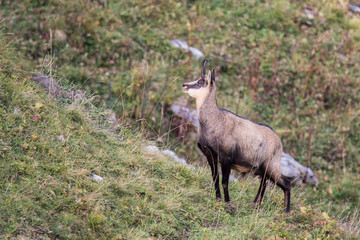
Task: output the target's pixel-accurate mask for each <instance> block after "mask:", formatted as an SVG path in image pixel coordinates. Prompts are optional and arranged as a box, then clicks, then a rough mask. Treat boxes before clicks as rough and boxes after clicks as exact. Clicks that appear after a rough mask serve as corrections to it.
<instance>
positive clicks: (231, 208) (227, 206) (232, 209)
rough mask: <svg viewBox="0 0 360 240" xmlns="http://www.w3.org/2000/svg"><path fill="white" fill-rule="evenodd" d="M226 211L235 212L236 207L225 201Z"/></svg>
mask: <svg viewBox="0 0 360 240" xmlns="http://www.w3.org/2000/svg"><path fill="white" fill-rule="evenodd" d="M226 211H227V212H229V213H230V212H236V207H235V206H234V205H233V204H232V203H231V202H227V203H226Z"/></svg>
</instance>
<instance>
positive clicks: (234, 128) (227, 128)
mask: <svg viewBox="0 0 360 240" xmlns="http://www.w3.org/2000/svg"><path fill="white" fill-rule="evenodd" d="M209 61H211V60H210V59H205V60H204V61H203V64H202V71H201V77H200V78H199V79H197V80H195V81H192V82H187V83H184V84H183V91H184V92H185V93H187V94H189V95H190V96H191V97H194V98H195V99H196V109H197V115H198V118H199V127H198V133H197V135H198V147H199V148H200V150H201V151H202V152H203V154H204V155H205V156H206V158H207V160H208V162H209V165H210V167H211V172H212V178H213V181H214V185H215V193H216V198H217V199H221V193H220V189H219V178H218V163H220V166H221V171H222V186H223V190H224V198H225V202H230V198H229V190H228V184H229V176H230V171H231V169H234V170H237V171H239V172H241V173H253V174H254V175H258V176H260V178H261V181H260V187H259V190H258V192H257V195H256V197H255V200H254V203H255V204H257V203H258V204H259V205H260V204H261V201H262V199H263V197H264V193H265V189H266V182H267V180H268V179H270V180H272V181H273V182H274V183H275V184H277V185H278V186H279V187H280V188H281V189H282V190H283V191H284V204H285V212H289V211H290V189H291V187H290V181H289V180H288V179H287V178H286V177H285V176H283V175H282V173H281V165H280V160H281V154H282V145H281V141H280V139H279V137H278V136H277V135H276V133H275V132H274V130H273V129H272V128H271V127H269V126H267V125H265V124H260V123H255V122H252V121H250V120H248V119H245V118H243V117H240V116H238V115H236V114H234V113H232V112H230V111H228V110H226V109H223V108H219V107H218V105H217V101H216V86H215V70H214V69H212V71H209V73H208V75H206V63H207V62H209Z"/></svg>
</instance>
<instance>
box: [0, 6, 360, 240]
mask: <svg viewBox="0 0 360 240" xmlns="http://www.w3.org/2000/svg"><path fill="white" fill-rule="evenodd" d="M99 2H100V1H70V0H65V1H62V2H61V3H60V2H58V1H53V0H49V1H42V0H39V1H30V0H26V1H6V0H5V1H2V2H1V3H0V6H1V8H0V18H1V26H2V27H1V28H2V29H3V30H2V31H1V32H0V34H1V36H0V74H1V75H0V77H1V83H0V99H1V101H0V104H1V105H0V106H1V115H0V118H1V124H0V126H1V129H0V130H1V131H0V134H1V135H0V154H1V155H0V159H1V160H2V162H1V165H2V166H1V169H0V171H1V176H3V177H2V178H1V202H4V203H5V204H3V205H4V206H1V220H4V221H1V222H2V223H0V224H2V225H0V236H1V237H2V236H4V238H19V239H21V238H31V237H33V238H39V237H40V236H42V237H44V238H46V237H48V238H62V239H66V238H68V239H73V238H94V239H95V238H128V239H134V238H147V237H154V238H198V239H203V238H208V239H214V238H218V237H224V238H228V239H234V238H240V239H241V238H242V239H249V238H259V239H262V238H275V237H276V236H280V237H282V238H288V239H294V238H300V239H305V238H315V237H319V238H320V239H321V238H326V237H327V235H329V237H330V238H351V237H352V238H356V237H358V233H356V231H358V229H357V228H356V226H357V225H358V224H359V216H358V210H359V201H358V200H359V193H358V192H354V191H353V189H358V188H359V184H358V182H359V181H358V177H357V176H358V173H359V161H360V158H359V149H360V145H359V143H360V139H359V134H358V133H359V131H360V125H359V124H360V122H359V121H358V119H359V114H360V112H359V104H360V102H359V99H360V96H359V87H358V79H359V77H360V71H359V69H360V66H359V62H358V59H359V58H360V36H359V32H360V29H359V22H360V20H359V16H358V15H356V14H353V13H351V12H349V11H348V10H347V9H346V7H345V8H344V7H343V6H342V5H341V3H340V2H331V1H330V2H329V1H311V0H309V1H306V3H304V4H299V3H298V2H294V1H274V2H273V1H249V2H239V1H232V0H230V1H177V2H175V1H157V0H155V1H145V2H144V1H120V2H117V1H104V5H101V4H100V3H99ZM305 7H310V8H312V9H314V13H315V17H314V19H312V20H311V22H312V24H313V26H312V27H306V26H305V25H302V23H303V22H304V21H305V20H308V17H307V16H306V14H305V13H304V8H305ZM63 33H64V34H65V35H66V38H65V39H64V38H63V39H62V38H61V37H60V38H59V35H60V36H61V34H63ZM3 36H6V38H7V39H5V38H4V37H3ZM174 38H180V39H182V40H186V41H188V42H189V44H190V45H191V46H194V47H197V48H199V49H200V50H202V51H203V52H204V53H205V55H206V56H207V57H211V58H212V59H213V60H214V62H215V66H216V70H217V76H219V79H218V80H219V81H218V83H217V88H218V91H219V92H218V100H219V104H220V105H221V106H223V107H226V108H228V109H230V110H232V111H234V112H236V113H238V114H240V115H242V116H244V117H247V118H250V119H252V120H254V121H257V122H264V123H267V124H269V125H271V126H272V127H273V128H274V129H275V130H276V131H277V132H278V134H279V135H280V137H281V139H282V142H283V146H284V150H285V151H286V152H289V153H290V154H291V155H292V156H294V157H295V158H296V159H297V160H299V161H300V162H301V163H302V164H304V165H307V166H310V167H311V168H312V169H313V170H314V172H315V175H316V176H317V178H318V179H319V180H320V185H319V186H318V187H316V188H311V187H308V188H302V189H299V190H296V191H295V193H294V195H293V196H294V197H293V198H294V199H293V202H294V204H293V208H294V210H295V213H293V214H292V215H290V216H285V215H282V214H281V213H280V212H281V208H282V207H281V204H282V194H281V193H280V192H279V191H278V190H275V191H274V192H273V193H272V194H268V195H267V199H266V201H265V204H264V206H263V207H262V208H261V209H262V210H261V211H260V212H256V211H253V209H252V207H251V204H250V203H251V200H252V198H253V197H254V194H255V192H256V185H257V183H255V184H254V185H249V184H248V182H247V181H246V182H242V181H240V182H238V183H232V184H231V194H232V196H231V197H232V199H233V200H234V204H235V205H236V207H237V209H238V210H237V211H236V212H235V213H227V212H226V211H224V207H225V206H224V205H223V204H219V203H215V202H214V201H213V195H214V194H213V192H212V187H211V179H210V177H209V175H210V174H209V171H208V170H209V169H202V168H198V169H197V170H196V171H195V172H192V171H190V170H189V169H185V168H182V167H179V166H177V165H176V164H174V163H172V162H171V161H169V160H167V159H165V158H163V157H159V156H150V155H149V154H147V153H145V152H143V151H142V150H141V149H142V146H144V145H146V144H148V143H147V142H146V141H147V140H145V136H146V139H153V140H158V142H157V143H158V144H159V145H162V146H165V147H168V146H171V148H172V149H176V150H177V153H178V154H179V155H181V156H183V157H186V158H187V160H188V161H189V162H192V163H194V164H195V165H198V161H201V158H200V156H199V152H198V151H197V150H196V144H195V143H196V140H195V138H194V134H193V133H194V132H193V130H191V128H188V132H186V131H185V132H182V133H181V134H182V135H179V134H180V133H179V132H178V131H177V128H178V122H177V120H176V119H175V118H172V113H171V112H170V111H169V106H170V105H171V104H173V103H174V102H175V101H176V100H178V98H179V97H183V93H182V92H181V85H182V81H189V80H192V79H193V78H194V75H198V74H199V72H200V61H199V62H198V61H195V60H194V59H192V57H191V56H190V55H189V54H187V53H185V52H183V51H182V50H179V49H175V48H172V47H171V46H170V40H171V39H174ZM9 43H11V44H9ZM15 53H16V54H15ZM30 71H42V72H44V73H47V74H51V75H53V76H55V77H56V78H57V80H59V81H60V82H61V83H62V84H63V85H64V86H65V88H78V89H82V90H86V91H87V96H88V97H89V98H92V102H93V103H94V104H95V106H96V107H91V106H87V105H86V106H79V105H76V104H75V103H74V104H70V105H68V104H65V105H64V102H68V101H66V99H63V100H58V102H56V101H53V100H51V99H49V97H48V96H47V94H45V93H42V92H41V91H39V89H38V87H37V86H35V85H34V84H33V83H32V82H31V81H30V80H29V72H30ZM185 102H186V104H187V105H188V106H190V107H191V106H192V107H193V106H194V102H193V101H191V102H190V101H189V100H188V99H186V100H185ZM105 108H111V109H113V110H114V111H115V112H116V113H117V116H118V118H119V122H120V127H119V128H118V129H117V130H116V131H115V132H113V131H110V130H109V128H108V124H107V123H106V116H107V112H106V111H105V110H104V109H105ZM60 136H62V137H61V138H65V139H66V141H65V142H63V141H62V140H60V139H59V137H60ZM91 173H96V174H99V175H101V176H103V177H104V178H105V181H104V182H103V183H101V184H98V183H95V182H93V180H91V179H90V178H89V175H90V174H91ZM250 179H251V178H250ZM250 181H251V180H250ZM323 213H325V214H323ZM327 214H328V215H329V216H330V217H331V219H327ZM333 217H335V219H336V223H335V222H334V221H335V220H333ZM340 225H341V226H342V227H339V226H340ZM244 226H247V227H244ZM341 228H343V229H344V230H345V232H346V233H344V232H343V230H341ZM1 231H2V232H1ZM352 232H354V233H352ZM287 234H288V235H287ZM338 234H339V236H338ZM351 234H353V235H351ZM356 234H357V235H356ZM310 235H311V236H310Z"/></svg>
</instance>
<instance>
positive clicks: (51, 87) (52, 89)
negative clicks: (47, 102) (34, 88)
mask: <svg viewBox="0 0 360 240" xmlns="http://www.w3.org/2000/svg"><path fill="white" fill-rule="evenodd" d="M31 79H32V80H33V81H34V82H36V83H37V84H39V85H40V86H41V87H43V88H44V89H45V90H47V91H49V93H50V95H51V96H52V97H54V98H62V97H64V95H63V92H62V90H63V88H62V87H61V85H60V84H59V83H58V82H57V81H56V80H55V79H54V78H52V77H48V76H46V75H45V74H42V73H35V74H34V75H32V77H31Z"/></svg>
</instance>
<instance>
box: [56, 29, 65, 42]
mask: <svg viewBox="0 0 360 240" xmlns="http://www.w3.org/2000/svg"><path fill="white" fill-rule="evenodd" d="M54 39H55V41H58V42H66V40H67V36H66V33H65V32H64V31H63V30H60V29H56V30H55V31H54Z"/></svg>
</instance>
